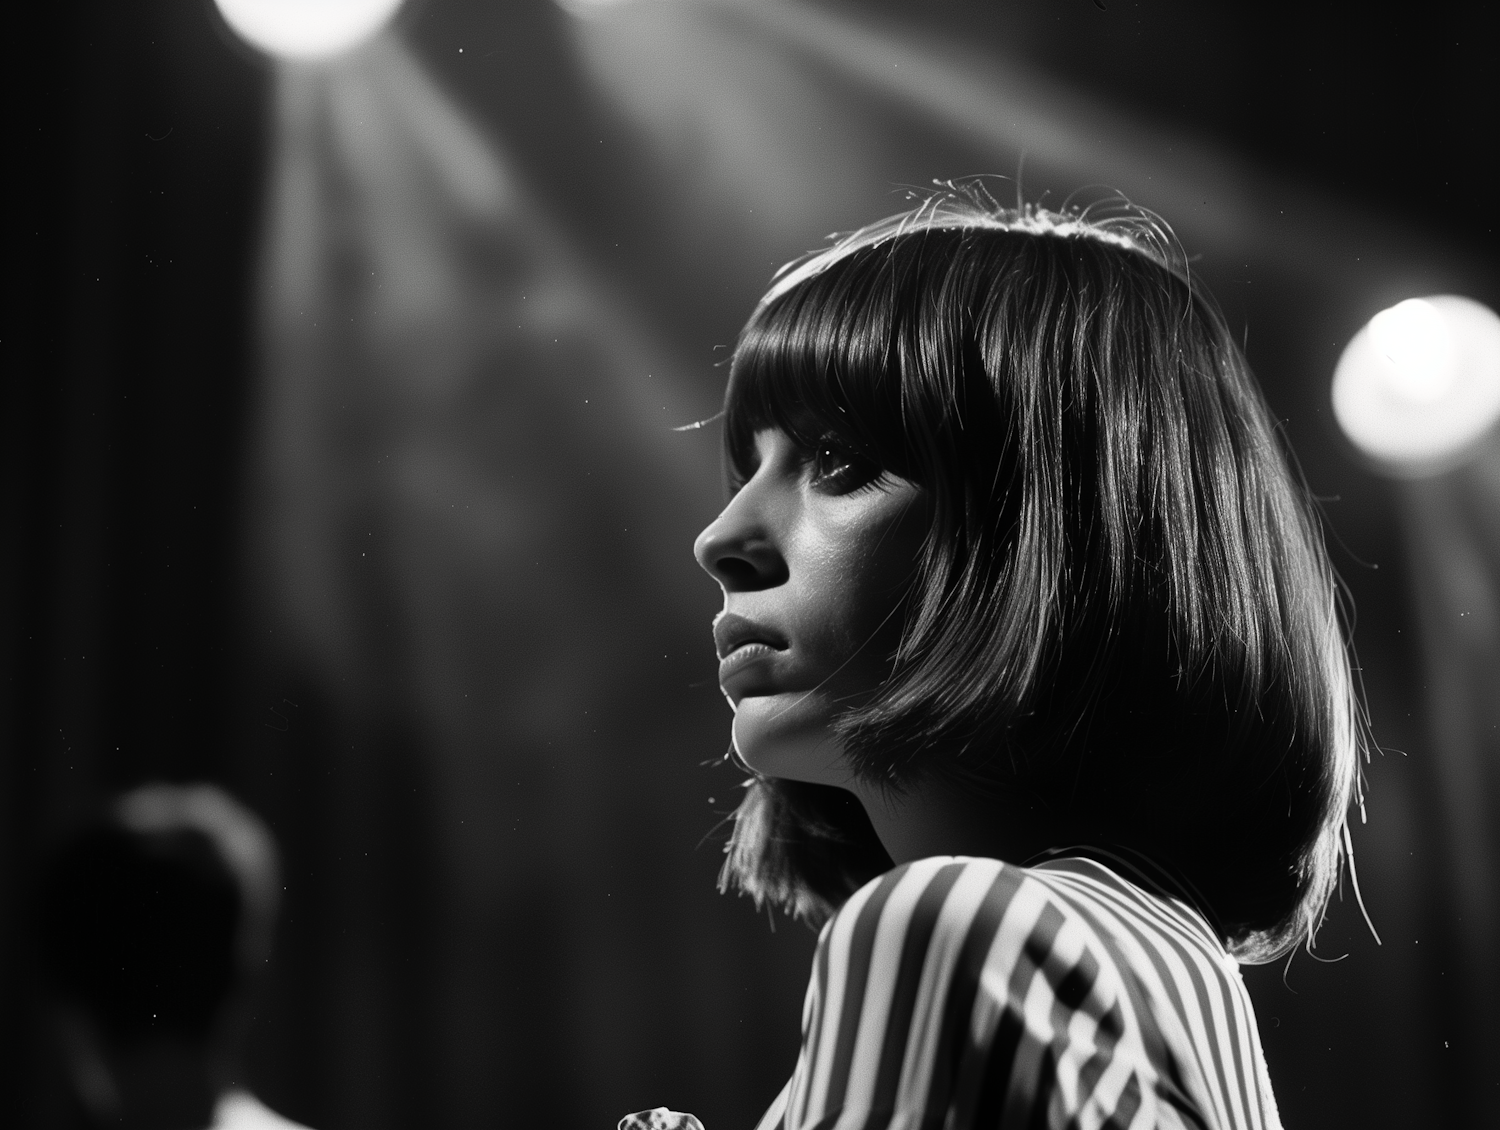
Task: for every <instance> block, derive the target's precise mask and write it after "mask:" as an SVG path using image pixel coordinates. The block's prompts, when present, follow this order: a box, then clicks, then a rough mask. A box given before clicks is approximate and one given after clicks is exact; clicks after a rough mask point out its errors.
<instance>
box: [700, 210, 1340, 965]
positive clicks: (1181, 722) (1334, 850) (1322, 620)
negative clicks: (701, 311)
mask: <svg viewBox="0 0 1500 1130" xmlns="http://www.w3.org/2000/svg"><path fill="white" fill-rule="evenodd" d="M768 427H777V428H781V429H783V430H785V431H786V432H787V433H789V434H790V435H792V436H793V438H794V439H796V440H798V441H799V442H801V443H803V444H806V445H808V446H812V445H814V444H817V443H819V442H820V441H823V440H826V439H828V438H829V437H830V436H832V437H836V438H837V439H838V440H839V442H840V443H841V444H843V445H844V446H846V447H848V448H849V449H851V450H852V451H853V452H855V453H856V454H857V455H859V456H861V457H863V458H865V459H868V460H870V461H872V462H873V463H875V464H877V465H878V466H880V467H881V468H883V469H885V470H887V471H889V472H891V473H894V474H896V475H900V476H902V477H903V478H906V479H909V480H911V481H912V482H914V483H916V484H918V485H919V486H920V487H922V488H923V489H924V490H925V491H926V492H927V493H928V495H929V496H930V500H931V513H932V514H933V519H932V524H931V528H930V530H929V531H928V533H927V537H926V542H925V546H924V548H923V551H922V554H921V558H920V561H919V565H918V568H917V571H916V575H915V579H914V581H913V584H912V588H911V592H910V596H909V598H908V600H907V604H906V611H905V617H906V618H905V629H904V635H903V638H902V642H901V645H900V647H899V650H898V651H897V653H896V655H895V657H894V668H893V673H892V676H891V678H890V679H889V681H888V682H887V684H886V685H885V686H884V687H883V688H882V690H881V692H880V693H879V694H878V696H877V697H875V698H874V700H873V701H871V702H869V703H867V704H864V705H861V706H859V707H857V708H854V709H851V710H849V711H848V713H847V714H846V715H844V716H843V717H842V718H841V719H840V721H839V723H838V726H839V730H840V736H841V738H842V742H843V747H844V751H845V757H846V758H847V761H848V763H849V765H850V767H851V768H852V770H853V771H854V772H855V773H856V774H858V775H860V776H861V777H862V778H864V779H865V780H868V781H872V782H879V783H881V784H882V785H884V786H885V787H889V788H891V789H893V790H895V791H897V792H899V791H901V790H902V789H903V788H906V787H908V786H910V785H911V784H912V783H914V782H915V781H917V780H919V779H921V778H922V777H923V776H924V775H927V774H938V773H940V774H948V775H950V776H951V777H954V778H956V779H959V780H962V781H963V782H965V783H966V785H967V786H968V787H972V788H988V789H992V790H995V791H997V792H999V791H1009V792H1010V793H1011V794H1012V795H1017V796H1023V797H1025V798H1027V800H1028V802H1029V803H1031V804H1033V805H1035V806H1042V807H1044V808H1045V809H1046V810H1049V811H1050V812H1051V813H1052V814H1053V815H1055V817H1056V825H1057V827H1058V828H1059V835H1060V836H1063V837H1065V838H1064V839H1063V840H1062V842H1059V843H1058V844H1057V845H1056V846H1057V847H1059V848H1063V847H1067V846H1068V845H1070V844H1080V845H1084V844H1093V845H1097V846H1100V847H1105V846H1113V847H1124V848H1127V849H1130V850H1133V851H1135V852H1139V853H1143V854H1145V855H1147V856H1149V857H1150V858H1151V859H1152V860H1153V861H1154V862H1156V863H1157V864H1159V865H1161V866H1163V867H1165V868H1166V869H1168V870H1169V871H1170V872H1172V873H1174V874H1175V875H1176V876H1177V877H1178V878H1179V879H1180V880H1181V881H1182V883H1183V885H1184V887H1185V888H1186V889H1187V890H1189V891H1191V892H1193V897H1194V900H1195V901H1196V902H1197V903H1198V904H1199V906H1200V909H1202V910H1203V911H1204V912H1205V913H1206V914H1207V915H1208V917H1209V919H1210V921H1212V922H1214V923H1215V924H1216V925H1217V927H1218V928H1219V930H1220V933H1221V935H1222V937H1223V939H1224V941H1225V943H1226V944H1227V945H1228V946H1229V947H1230V948H1231V950H1232V952H1234V953H1235V954H1236V955H1237V956H1238V957H1240V958H1241V960H1246V961H1264V960H1269V959H1270V958H1271V957H1273V956H1275V955H1278V954H1281V953H1284V952H1286V951H1287V950H1288V949H1289V948H1290V947H1291V946H1293V945H1294V944H1296V942H1297V941H1298V940H1300V939H1307V940H1310V939H1311V937H1312V933H1313V931H1314V930H1315V928H1316V926H1317V924H1318V922H1319V921H1320V919H1321V915H1322V912H1323V908H1324V906H1325V905H1326V903H1327V900H1328V897H1329V895H1330V893H1331V891H1332V889H1333V886H1334V885H1335V883H1336V881H1337V879H1338V875H1339V873H1340V868H1341V863H1342V859H1343V858H1344V856H1345V853H1346V849H1347V846H1348V831H1347V825H1346V823H1345V815H1346V812H1347V809H1348V807H1349V804H1350V801H1351V796H1352V794H1353V792H1354V790H1355V788H1356V786H1357V777H1358V754H1359V750H1360V747H1361V745H1362V743H1363V721H1362V713H1361V711H1360V709H1359V707H1358V702H1357V698H1356V695H1355V692H1354V688H1353V684H1352V680H1351V677H1350V665H1349V659H1348V653H1347V648H1346V644H1345V637H1344V631H1343V629H1342V626H1341V620H1340V615H1339V600H1338V592H1339V590H1338V588H1337V585H1336V582H1335V578H1334V575H1333V572H1332V569H1331V568H1330V565H1329V562H1328V559H1327V556H1326V553H1325V550H1324V546H1323V541H1322V535H1321V532H1320V525H1319V521H1318V517H1317V514H1316V511H1315V510H1314V509H1313V506H1312V504H1311V502H1310V500H1309V498H1308V495H1307V492H1306V490H1305V488H1304V487H1303V485H1302V484H1301V482H1300V479H1299V478H1297V477H1296V476H1295V475H1294V474H1293V472H1292V470H1291V464H1290V460H1289V456H1288V453H1287V452H1286V451H1285V450H1284V448H1283V446H1282V443H1281V441H1280V435H1279V433H1278V430H1277V429H1276V427H1275V426H1274V424H1273V422H1272V419H1271V416H1270V413H1269V411H1268V410H1267V408H1266V405H1265V403H1264V401H1263V399H1262V397H1261V393H1260V390H1259V388H1258V387H1257V385H1256V383H1255V380H1254V378H1253V376H1252V375H1251V373H1250V370H1249V367H1248V365H1247V363H1246V361H1245V359H1244V356H1243V354H1242V353H1241V351H1240V350H1239V348H1238V347H1237V346H1236V345H1235V343H1234V341H1233V339H1232V337H1231V336H1230V333H1229V331H1228V329H1227V327H1226V325H1225V323H1224V319H1223V317H1222V315H1221V314H1220V313H1219V311H1218V309H1217V307H1216V306H1215V305H1214V303H1213V302H1212V300H1211V299H1210V298H1209V297H1208V296H1207V295H1206V294H1205V293H1204V292H1203V291H1202V290H1201V288H1200V287H1199V286H1198V285H1197V283H1196V282H1195V280H1194V279H1193V278H1192V276H1191V274H1190V273H1189V271H1188V269H1187V265H1186V262H1185V260H1184V258H1183V256H1182V255H1181V253H1180V251H1179V250H1178V249H1177V247H1176V245H1175V243H1174V241H1173V240H1172V238H1171V237H1170V235H1169V234H1168V233H1167V232H1166V230H1165V228H1164V226H1163V225H1161V224H1160V222H1159V221H1157V220H1155V219H1154V217H1151V216H1150V215H1149V214H1148V213H1145V212H1143V211H1141V210H1139V209H1133V208H1130V207H1128V206H1124V205H1119V206H1116V207H1114V208H1113V209H1112V210H1111V211H1110V213H1109V214H1108V215H1103V216H1101V214H1100V212H1099V210H1097V209H1093V210H1085V211H1070V212H1064V213H1052V212H1047V211H1043V210H1041V209H1039V208H1035V207H1023V208H1020V209H1003V208H999V207H996V206H994V205H993V203H992V202H991V201H990V200H989V199H988V198H987V197H984V196H983V195H982V194H981V193H977V192H974V191H964V190H960V191H956V192H951V193H945V194H942V195H939V196H936V197H934V198H932V199H930V200H928V201H927V202H925V203H924V204H923V205H922V206H920V207H919V208H917V209H916V210H915V211H912V212H908V213H905V214H902V215H899V216H895V217H892V218H890V219H887V220H884V221H882V222H880V223H877V224H874V225H872V226H870V227H868V228H864V229H862V230H861V231H859V232H856V233H854V234H853V235H851V236H848V237H846V238H844V239H842V240H841V241H839V242H838V243H837V244H835V245H834V246H833V247H831V248H830V249H828V250H825V251H822V252H818V253H815V254H813V255H812V256H810V257H808V258H806V259H804V260H802V261H800V262H799V263H796V264H793V265H792V266H791V267H789V268H788V269H786V270H785V271H784V272H783V273H782V274H781V275H780V276H779V277H778V279H777V281H776V282H775V284H774V285H773V286H772V288H771V290H770V292H769V293H768V294H767V295H766V297H765V298H764V299H763V300H762V301H761V303H760V305H759V306H758V307H757V308H756V310H755V312H754V313H753V315H752V316H751V318H750V321H749V323H748V324H747V325H746V326H745V328H744V331H743V332H742V333H741V335H740V338H739V341H738V344H737V345H736V347H735V352H734V356H733V360H732V364H731V368H730V377H729V387H728V392H727V396H726V404H725V441H726V453H727V460H728V469H729V473H730V477H731V479H732V480H742V479H743V478H745V477H746V476H748V475H749V474H751V473H752V471H753V450H754V434H755V432H756V431H757V430H760V429H763V428H768ZM727 851H728V860H727V862H726V864H725V869H724V875H723V877H722V882H723V883H724V884H725V885H732V886H736V887H738V888H739V889H741V890H743V891H745V892H747V893H749V894H751V895H753V896H754V897H755V898H756V899H757V900H758V901H769V902H770V903H772V904H776V905H779V906H781V907H782V908H783V909H785V910H787V911H788V912H790V913H792V914H794V915H798V916H800V917H803V918H805V919H807V920H809V921H810V922H813V923H814V924H816V923H817V922H818V921H820V920H821V919H822V918H824V917H826V916H827V914H829V913H830V912H831V911H832V910H833V909H834V908H836V907H837V905H838V904H839V903H841V902H842V901H843V899H844V898H845V897H847V896H848V894H850V893H851V892H852V891H853V890H854V889H856V888H857V886H858V885H860V884H861V883H863V882H864V881H866V880H868V879H869V878H872V877H873V876H874V875H876V874H878V873H879V872H880V871H881V870H883V869H885V868H886V867H888V866H889V865H890V864H889V859H888V858H887V857H886V855H885V853H884V851H883V850H882V849H881V848H880V845H879V842H878V840H876V839H875V837H874V833H873V831H872V829H871V828H870V825H869V823H868V820H867V819H866V818H865V817H864V816H863V810H862V809H861V808H860V806H859V805H858V803H857V802H855V801H854V799H853V797H852V796H850V794H848V793H844V792H842V791H840V790H836V789H830V788H827V787H825V786H817V785H808V784H800V783H795V782H788V781H779V780H769V779H766V778H760V777H757V778H756V779H754V780H752V781H750V782H749V791H748V793H747V795H746V797H745V800H744V802H743V803H742V804H741V806H740V808H739V810H738V811H737V813H736V815H735V830H734V834H733V836H732V837H731V841H730V844H729V847H728V848H727ZM1017 862H1021V861H1017Z"/></svg>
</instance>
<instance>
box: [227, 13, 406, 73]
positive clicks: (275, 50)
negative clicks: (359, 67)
mask: <svg viewBox="0 0 1500 1130" xmlns="http://www.w3.org/2000/svg"><path fill="white" fill-rule="evenodd" d="M215 3H216V4H218V6H219V12H220V14H221V15H223V17H224V22H225V23H227V24H228V25H229V26H230V27H232V28H234V30H235V31H236V32H238V33H239V34H240V35H241V36H242V37H243V38H244V39H246V40H247V41H248V42H250V43H252V44H254V45H255V46H256V47H259V48H260V49H261V50H262V51H265V52H267V53H269V54H271V55H276V56H279V57H281V58H284V59H321V58H326V57H327V56H329V55H337V54H339V53H340V52H342V51H347V50H349V48H351V47H354V46H356V45H358V44H360V43H362V42H363V41H364V40H366V39H368V38H369V37H370V36H372V35H374V34H375V33H376V32H377V31H379V30H380V29H381V28H383V27H384V26H385V25H386V23H387V22H388V21H389V20H390V18H391V17H392V16H393V15H395V13H396V9H397V8H399V7H401V0H215Z"/></svg>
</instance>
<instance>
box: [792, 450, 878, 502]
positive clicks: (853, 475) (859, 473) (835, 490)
mask: <svg viewBox="0 0 1500 1130" xmlns="http://www.w3.org/2000/svg"><path fill="white" fill-rule="evenodd" d="M805 459H806V463H805V465H806V467H807V469H808V472H809V474H810V475H811V481H812V486H813V489H815V490H820V491H823V492H825V493H827V494H853V493H854V492H855V491H857V490H862V489H864V488H865V487H867V486H869V485H870V484H871V483H873V482H875V480H876V479H878V478H880V475H881V470H880V467H879V466H877V465H876V464H875V463H872V462H870V461H869V460H868V459H861V458H860V457H859V456H857V455H855V454H854V453H853V452H852V451H850V450H849V449H848V448H847V447H845V446H844V445H843V444H842V443H840V442H839V441H838V440H837V439H835V438H834V437H832V436H827V437H825V438H823V439H821V440H819V441H818V442H817V443H816V444H815V445H814V446H813V448H812V449H811V450H810V451H809V452H808V453H807V455H806V456H805Z"/></svg>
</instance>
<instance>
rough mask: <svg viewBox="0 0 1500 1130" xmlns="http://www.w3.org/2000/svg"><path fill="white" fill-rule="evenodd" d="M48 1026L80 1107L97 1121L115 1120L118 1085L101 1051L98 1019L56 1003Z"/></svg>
mask: <svg viewBox="0 0 1500 1130" xmlns="http://www.w3.org/2000/svg"><path fill="white" fill-rule="evenodd" d="M52 1030H53V1032H54V1033H55V1035H56V1037H57V1042H58V1044H59V1045H60V1046H61V1048H62V1052H63V1058H64V1059H65V1060H66V1061H67V1065H68V1077H69V1078H70V1079H71V1080H72V1083H73V1090H74V1091H75V1092H76V1093H77V1095H78V1099H79V1101H80V1102H81V1103H83V1106H84V1109H85V1110H87V1111H88V1112H89V1114H90V1115H92V1116H93V1117H94V1118H95V1119H96V1120H97V1121H99V1122H117V1121H119V1119H120V1115H121V1113H122V1110H121V1108H122V1103H121V1101H120V1087H119V1084H118V1083H117V1082H116V1081H115V1075H114V1071H113V1070H112V1067H111V1065H110V1061H109V1057H108V1056H107V1055H106V1054H105V1048H104V1037H103V1034H102V1033H101V1032H100V1031H99V1025H98V1023H97V1022H96V1021H95V1020H94V1019H93V1018H92V1017H90V1016H89V1015H87V1014H86V1013H84V1012H83V1011H81V1010H80V1009H77V1008H74V1007H70V1006H66V1005H60V1006H58V1007H57V1008H56V1009H55V1010H54V1011H53V1013H52Z"/></svg>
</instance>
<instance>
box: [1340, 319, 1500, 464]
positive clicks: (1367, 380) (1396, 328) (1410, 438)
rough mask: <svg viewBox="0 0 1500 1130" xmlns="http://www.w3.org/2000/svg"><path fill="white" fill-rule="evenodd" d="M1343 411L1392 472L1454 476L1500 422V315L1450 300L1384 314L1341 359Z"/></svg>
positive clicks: (1350, 432)
mask: <svg viewBox="0 0 1500 1130" xmlns="http://www.w3.org/2000/svg"><path fill="white" fill-rule="evenodd" d="M1333 413H1334V415H1335V416H1336V417H1337V418H1338V422H1339V426H1340V427H1341V428H1343V429H1344V434H1345V435H1346V436H1348V437H1349V439H1350V440H1351V441H1352V442H1353V443H1354V446H1355V447H1357V448H1359V449H1360V450H1361V451H1362V452H1364V453H1365V454H1366V455H1368V456H1369V457H1370V458H1371V459H1373V460H1374V461H1375V463H1376V464H1377V465H1378V466H1379V467H1380V468H1381V469H1382V470H1384V471H1385V472H1387V473H1388V474H1392V475H1397V476H1400V477H1402V478H1416V477H1420V476H1422V475H1432V474H1437V473H1439V472H1441V471H1445V470H1447V469H1448V468H1449V467H1452V466H1454V465H1455V464H1457V463H1458V462H1460V461H1461V460H1462V459H1463V457H1464V455H1465V454H1466V453H1467V450H1468V449H1469V447H1470V446H1471V445H1473V444H1474V443H1475V442H1476V441H1478V440H1479V439H1481V438H1482V437H1483V436H1484V435H1485V433H1486V432H1488V431H1489V430H1490V428H1492V427H1493V426H1494V424H1495V421H1496V420H1497V419H1500V318H1497V317H1496V316H1495V313H1494V311H1492V310H1490V309H1489V308H1488V307H1486V306H1482V305H1480V304H1479V303H1478V302H1475V301H1473V300H1472V299H1468V298H1459V297H1457V296H1455V295H1450V294H1443V295H1436V296H1434V297H1432V298H1408V299H1407V300H1406V301H1405V302H1398V303H1397V304H1396V305H1394V306H1392V307H1391V308H1390V309H1389V310H1382V311H1381V312H1380V313H1378V314H1376V315H1375V316H1374V317H1373V318H1371V319H1370V322H1369V324H1368V325H1366V326H1365V327H1364V329H1362V330H1360V331H1359V333H1357V334H1355V335H1354V340H1352V341H1351V342H1350V343H1349V345H1348V346H1347V347H1346V348H1345V349H1344V354H1343V356H1342V357H1340V358H1339V363H1338V367H1337V368H1336V369H1335V370H1334V373H1333Z"/></svg>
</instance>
